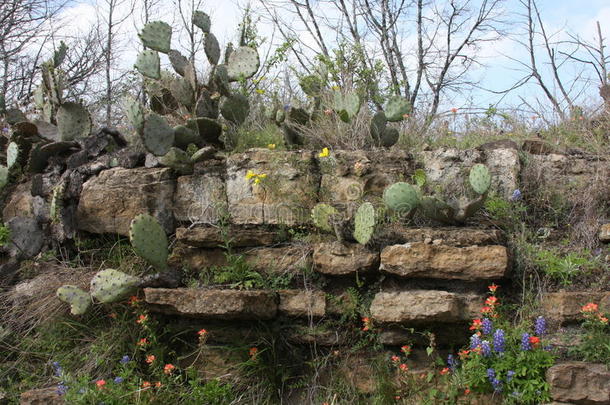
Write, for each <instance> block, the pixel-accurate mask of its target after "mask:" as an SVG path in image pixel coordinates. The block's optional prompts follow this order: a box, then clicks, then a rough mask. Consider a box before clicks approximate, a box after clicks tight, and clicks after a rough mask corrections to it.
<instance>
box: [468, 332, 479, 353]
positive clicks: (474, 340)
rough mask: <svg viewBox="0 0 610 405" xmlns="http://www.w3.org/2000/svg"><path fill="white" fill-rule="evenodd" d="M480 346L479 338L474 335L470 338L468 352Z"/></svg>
mask: <svg viewBox="0 0 610 405" xmlns="http://www.w3.org/2000/svg"><path fill="white" fill-rule="evenodd" d="M479 346H481V338H480V337H479V335H477V334H476V333H475V334H474V335H472V336H471V337H470V350H474V349H476V348H477V347H479Z"/></svg>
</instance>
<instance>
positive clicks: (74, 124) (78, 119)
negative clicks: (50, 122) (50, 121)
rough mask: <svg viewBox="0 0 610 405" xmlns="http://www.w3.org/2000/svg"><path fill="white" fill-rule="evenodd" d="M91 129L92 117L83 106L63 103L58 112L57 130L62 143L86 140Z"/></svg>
mask: <svg viewBox="0 0 610 405" xmlns="http://www.w3.org/2000/svg"><path fill="white" fill-rule="evenodd" d="M91 128H92V123H91V115H89V111H87V109H86V108H85V107H84V106H83V105H82V104H79V103H71V102H70V103H63V104H62V105H61V107H59V110H57V129H58V131H59V137H60V139H61V140H62V141H73V140H76V139H82V138H86V137H88V136H89V135H90V134H91Z"/></svg>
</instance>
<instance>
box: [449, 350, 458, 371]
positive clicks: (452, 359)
mask: <svg viewBox="0 0 610 405" xmlns="http://www.w3.org/2000/svg"><path fill="white" fill-rule="evenodd" d="M447 365H448V366H449V368H450V369H451V371H454V372H455V370H456V369H457V366H458V365H459V362H458V361H457V360H456V359H455V357H453V354H450V355H449V356H447Z"/></svg>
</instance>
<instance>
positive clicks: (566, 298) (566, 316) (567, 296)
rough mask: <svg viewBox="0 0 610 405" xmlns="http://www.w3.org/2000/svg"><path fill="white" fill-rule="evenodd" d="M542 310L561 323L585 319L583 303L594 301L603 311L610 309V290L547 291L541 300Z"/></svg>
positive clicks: (547, 315) (548, 316)
mask: <svg viewBox="0 0 610 405" xmlns="http://www.w3.org/2000/svg"><path fill="white" fill-rule="evenodd" d="M540 302H541V304H542V311H543V312H544V313H545V315H546V317H547V318H550V319H552V320H554V321H558V322H560V323H562V324H563V323H569V322H579V321H583V320H584V317H583V316H582V313H581V308H582V307H583V305H585V304H588V303H589V302H593V303H594V304H597V305H599V309H600V310H601V311H602V312H608V311H610V291H605V292H588V291H582V292H578V291H576V292H565V291H560V292H556V293H547V294H545V295H544V297H542V299H541V300H540Z"/></svg>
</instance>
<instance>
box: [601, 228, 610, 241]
mask: <svg viewBox="0 0 610 405" xmlns="http://www.w3.org/2000/svg"><path fill="white" fill-rule="evenodd" d="M599 240H601V241H602V242H610V224H603V225H602V226H601V227H600V228H599Z"/></svg>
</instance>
